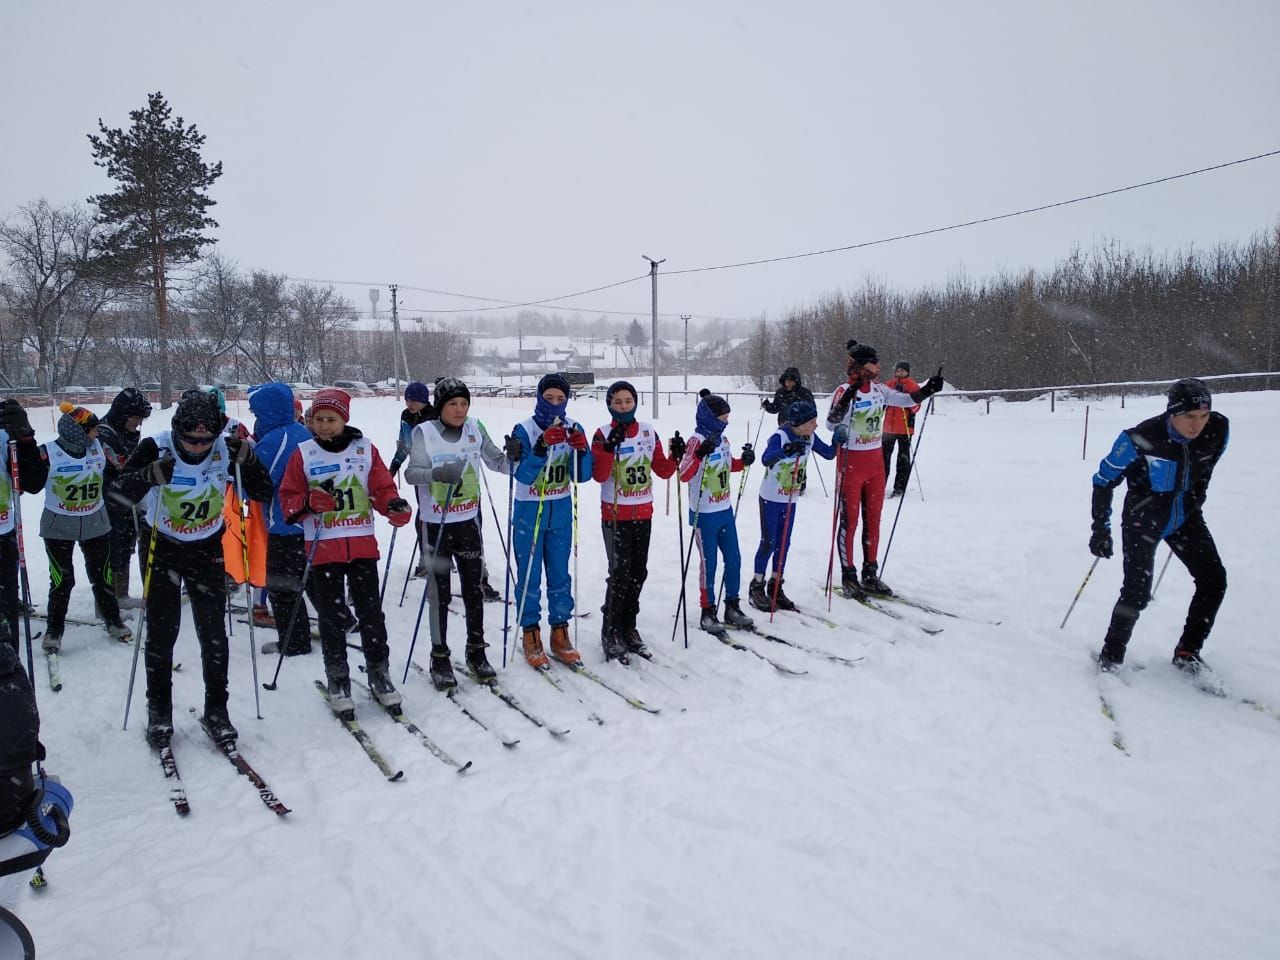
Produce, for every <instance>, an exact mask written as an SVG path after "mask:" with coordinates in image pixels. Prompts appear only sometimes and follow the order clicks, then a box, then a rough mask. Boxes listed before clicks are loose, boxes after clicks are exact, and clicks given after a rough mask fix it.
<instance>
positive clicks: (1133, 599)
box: [1103, 514, 1227, 660]
mask: <svg viewBox="0 0 1280 960" xmlns="http://www.w3.org/2000/svg"><path fill="white" fill-rule="evenodd" d="M1121 537H1122V542H1123V544H1124V584H1123V585H1122V586H1121V587H1120V599H1119V600H1117V601H1116V605H1115V609H1113V610H1112V612H1111V625H1110V626H1109V627H1108V628H1107V636H1106V640H1105V641H1103V651H1104V653H1105V654H1106V656H1108V657H1109V658H1111V659H1113V660H1123V659H1124V650H1125V646H1126V645H1127V644H1128V643H1129V637H1130V636H1132V634H1133V627H1134V624H1136V623H1137V622H1138V615H1139V614H1140V613H1142V611H1143V610H1145V609H1146V606H1147V604H1148V603H1149V602H1150V600H1151V573H1152V569H1153V568H1154V567H1155V557H1156V547H1157V546H1158V545H1159V543H1160V539H1159V537H1157V536H1152V535H1151V534H1147V533H1144V532H1141V531H1137V530H1131V529H1129V528H1127V527H1126V528H1124V529H1122V531H1121ZM1165 542H1166V543H1167V544H1169V549H1171V550H1172V551H1173V553H1174V556H1176V557H1177V558H1178V559H1179V560H1181V561H1182V564H1183V566H1185V567H1186V568H1187V572H1188V573H1190V574H1191V577H1192V579H1193V580H1195V584H1196V589H1195V593H1194V594H1192V596H1191V605H1190V607H1189V608H1188V610H1187V621H1186V623H1185V624H1184V625H1183V628H1182V636H1181V638H1180V639H1179V640H1178V647H1177V648H1178V649H1179V650H1194V651H1198V650H1199V649H1200V648H1201V647H1203V646H1204V642H1205V640H1206V639H1207V638H1208V636H1209V631H1210V630H1212V629H1213V621H1214V618H1215V617H1217V615H1218V607H1220V606H1222V598H1223V596H1224V595H1225V594H1226V592H1227V571H1226V569H1225V568H1224V567H1223V566H1222V560H1221V559H1219V557H1218V548H1217V546H1215V545H1214V542H1213V535H1212V534H1210V533H1209V528H1208V527H1207V526H1205V522H1204V517H1203V516H1200V515H1198V514H1197V515H1196V516H1194V517H1191V518H1190V519H1188V520H1187V522H1186V523H1184V524H1183V525H1182V526H1181V527H1179V528H1178V529H1177V530H1175V531H1174V532H1173V533H1171V534H1170V535H1169V536H1168V537H1166V538H1165Z"/></svg>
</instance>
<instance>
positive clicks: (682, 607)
mask: <svg viewBox="0 0 1280 960" xmlns="http://www.w3.org/2000/svg"><path fill="white" fill-rule="evenodd" d="M694 436H695V437H696V436H697V434H696V433H695V434H694ZM706 470H707V461H706V460H703V461H702V463H701V465H700V466H699V467H698V503H697V506H695V507H694V508H693V523H692V524H690V526H691V527H692V528H693V529H692V531H691V532H690V533H689V550H688V552H687V553H685V555H684V560H683V562H682V563H681V564H680V602H679V603H678V604H677V605H676V618H677V619H678V618H679V617H680V614H681V612H682V611H683V613H684V646H685V649H686V650H687V649H689V601H688V599H687V597H686V595H685V589H686V588H685V582H686V581H687V580H688V578H689V561H690V560H691V559H692V558H693V545H694V542H695V541H696V540H697V538H698V514H699V513H700V512H701V511H702V478H703V474H705V473H706ZM692 496H693V494H692V493H690V497H692ZM680 529H681V532H682V533H683V530H684V528H683V527H681V528H680ZM681 546H682V547H683V543H682V544H681ZM698 590H699V591H701V590H702V584H698ZM675 640H676V625H675V623H672V624H671V642H672V643H675Z"/></svg>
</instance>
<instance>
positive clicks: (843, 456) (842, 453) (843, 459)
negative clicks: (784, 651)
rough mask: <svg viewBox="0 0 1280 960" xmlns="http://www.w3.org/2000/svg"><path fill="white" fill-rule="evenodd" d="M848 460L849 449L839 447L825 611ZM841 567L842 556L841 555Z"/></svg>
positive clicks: (832, 507) (829, 609) (828, 604)
mask: <svg viewBox="0 0 1280 960" xmlns="http://www.w3.org/2000/svg"><path fill="white" fill-rule="evenodd" d="M848 460H849V451H848V450H846V449H844V448H843V447H841V449H839V450H837V451H836V479H835V490H836V495H835V496H834V497H832V499H831V546H830V548H829V549H828V550H827V612H828V613H830V612H831V597H832V593H833V591H832V580H833V579H834V575H835V564H836V529H837V527H838V526H839V524H840V511H841V510H843V509H844V471H845V466H846V465H847V463H848ZM840 559H841V569H843V567H844V563H843V561H844V557H841V558H840Z"/></svg>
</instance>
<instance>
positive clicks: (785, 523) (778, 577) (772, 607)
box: [769, 453, 803, 623]
mask: <svg viewBox="0 0 1280 960" xmlns="http://www.w3.org/2000/svg"><path fill="white" fill-rule="evenodd" d="M802 456H803V454H801V453H797V454H796V462H795V468H794V470H793V471H792V474H791V492H790V493H788V494H787V515H786V516H785V517H783V518H782V542H781V543H780V544H778V562H777V563H776V564H775V566H774V568H773V574H774V576H773V596H772V597H770V598H769V622H770V623H773V615H774V614H775V613H777V612H778V591H779V590H781V589H782V570H783V568H784V567H785V566H786V565H787V535H788V534H789V533H790V532H791V515H792V511H793V510H794V509H795V502H796V490H797V489H798V488H799V486H800V480H799V479H798V477H799V473H800V458H801V457H802Z"/></svg>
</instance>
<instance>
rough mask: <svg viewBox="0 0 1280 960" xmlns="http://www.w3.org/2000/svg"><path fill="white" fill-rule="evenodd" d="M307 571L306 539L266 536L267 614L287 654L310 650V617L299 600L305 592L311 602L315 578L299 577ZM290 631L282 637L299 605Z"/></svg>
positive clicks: (277, 535)
mask: <svg viewBox="0 0 1280 960" xmlns="http://www.w3.org/2000/svg"><path fill="white" fill-rule="evenodd" d="M306 572H307V544H306V538H305V537H304V536H303V535H302V534H300V533H298V534H278V533H272V534H268V536H267V599H268V600H270V601H271V615H272V616H273V617H274V618H275V621H276V631H277V632H278V634H279V637H280V644H281V646H283V647H284V650H285V652H286V653H287V654H289V655H290V656H292V655H294V654H300V653H310V652H311V616H310V615H309V614H308V613H307V605H306V603H305V602H301V597H302V595H303V592H304V591H305V593H306V595H307V596H309V597H310V598H311V602H312V603H315V602H316V600H315V581H314V580H313V579H311V578H309V577H308V578H307V582H305V583H304V582H303V577H304V575H305V574H306ZM299 604H300V606H299V609H298V616H297V619H295V620H294V621H293V632H292V633H290V634H289V636H287V637H286V636H285V630H287V629H288V627H289V618H290V617H292V616H293V609H294V607H295V606H296V605H299Z"/></svg>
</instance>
